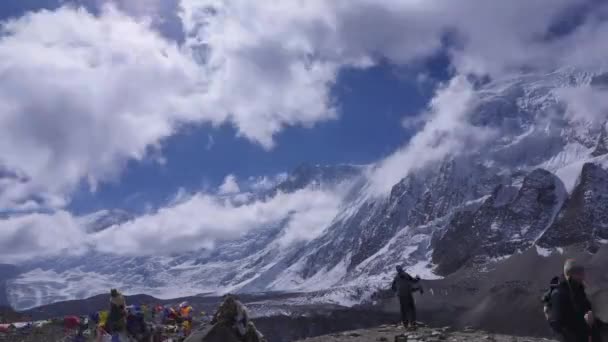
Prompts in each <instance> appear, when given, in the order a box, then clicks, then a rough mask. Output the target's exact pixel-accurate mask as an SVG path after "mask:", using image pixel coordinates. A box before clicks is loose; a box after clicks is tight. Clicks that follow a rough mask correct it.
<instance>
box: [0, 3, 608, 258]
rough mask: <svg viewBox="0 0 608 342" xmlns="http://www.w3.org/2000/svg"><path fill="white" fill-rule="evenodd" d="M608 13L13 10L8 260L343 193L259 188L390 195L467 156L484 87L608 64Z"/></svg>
mask: <svg viewBox="0 0 608 342" xmlns="http://www.w3.org/2000/svg"><path fill="white" fill-rule="evenodd" d="M42 9H46V10H45V11H41V10H42ZM607 14H608V5H607V4H606V3H605V2H604V1H601V0H536V1H529V0H510V1H500V2H494V1H485V0H458V1H442V0H428V1H402V0H393V1H392V0H344V1H341V0H336V1H325V0H309V1H304V2H298V1H282V2H278V3H275V2H269V1H247V0H140V1H134V0H7V1H2V2H0V21H1V22H2V24H1V25H2V35H1V36H0V128H1V129H2V131H3V133H4V134H3V135H2V136H0V213H3V216H2V217H1V218H0V228H1V230H0V250H1V249H2V248H3V246H6V247H7V248H8V247H11V249H12V250H14V251H17V252H14V253H13V254H12V256H13V257H15V255H17V256H16V257H18V258H27V257H29V256H30V255H31V253H32V252H31V251H32V250H36V251H40V253H43V252H44V253H57V252H58V251H62V250H64V249H63V248H69V247H70V246H72V245H71V243H72V242H74V243H80V242H81V241H83V240H86V241H97V240H99V241H100V246H101V247H99V248H106V250H105V251H108V249H107V248H108V247H107V246H110V248H109V250H110V251H117V252H120V251H122V250H123V249H129V250H139V249H145V246H146V243H149V241H148V240H145V239H143V238H140V237H141V236H145V233H148V234H149V236H150V237H154V236H156V234H157V233H158V231H163V230H164V229H168V230H174V229H175V228H176V227H181V228H183V227H186V228H188V232H189V234H190V235H188V237H190V236H197V237H198V236H202V237H205V238H206V239H211V240H213V239H214V238H217V239H221V238H228V237H233V236H234V235H235V234H237V235H238V234H240V233H242V232H246V231H249V230H251V229H254V228H258V227H262V226H265V225H268V224H272V223H275V222H277V221H280V220H291V219H292V218H293V213H296V215H295V216H296V217H298V215H300V216H301V218H302V219H301V220H298V222H311V221H310V218H323V220H325V221H327V222H325V221H322V222H321V221H315V223H314V225H315V226H317V227H323V226H324V225H325V224H328V222H331V219H332V218H333V217H332V216H331V215H330V214H332V213H334V214H335V212H337V211H338V209H339V208H340V206H341V205H342V204H343V203H342V201H343V200H344V198H343V196H344V194H343V193H341V192H340V189H303V190H302V192H299V193H295V194H291V195H289V196H287V195H286V196H287V197H286V198H283V197H280V196H279V197H276V198H271V199H268V200H267V201H253V202H246V203H245V204H244V202H243V201H242V199H243V198H245V197H246V196H247V190H248V189H247V185H248V183H250V182H252V181H250V179H259V178H260V177H270V178H273V177H275V176H276V175H278V174H281V173H284V172H288V171H290V170H292V169H294V168H295V167H297V166H298V165H299V164H301V163H315V164H337V163H355V164H369V165H371V166H372V167H373V168H374V171H373V172H371V173H370V174H369V175H367V176H368V179H367V181H368V184H369V187H370V188H372V189H373V195H374V196H386V195H387V194H389V193H390V189H391V187H392V186H393V185H394V184H396V183H397V182H398V181H399V180H400V179H402V178H403V177H405V176H406V175H407V174H408V172H409V170H410V169H412V168H413V167H419V166H421V165H426V164H427V163H431V162H436V161H440V160H443V159H444V158H447V157H449V156H451V155H452V154H457V153H462V152H463V151H462V150H468V149H469V148H470V146H465V145H463V144H464V142H466V141H471V140H475V139H470V137H471V135H475V134H478V132H479V130H478V129H476V128H475V127H472V125H471V123H470V122H469V121H470V120H469V117H468V116H467V114H468V113H469V109H470V107H471V106H472V104H474V103H475V100H476V95H477V94H476V89H475V87H476V81H475V80H492V79H501V78H507V77H513V76H516V75H520V74H521V73H522V72H551V71H553V70H555V69H559V68H564V67H568V68H581V69H586V68H591V69H597V68H598V67H600V66H601V65H603V64H602V63H605V60H606V58H605V57H606V55H608V50H607V49H606V44H604V40H605V37H606V35H607V34H608V24H607V21H606V17H608V15H607ZM404 122H406V123H408V124H405V125H404ZM412 123H414V124H412ZM229 175H230V176H231V177H228V176H229ZM226 179H228V180H230V181H231V182H232V183H235V182H236V185H238V186H235V184H228V183H230V182H228V183H226V184H228V185H231V188H232V189H233V190H234V191H233V193H230V194H229V195H230V196H229V198H228V199H226V193H219V191H218V188H219V187H220V185H222V183H224V181H225V180H226ZM177 195H179V196H178V197H179V198H178V199H179V201H176V196H177ZM231 196H232V197H231ZM238 196H240V197H238ZM243 196H245V197H243ZM237 197H238V198H237ZM106 208H122V209H127V210H129V211H132V212H134V213H136V214H137V215H138V218H137V219H136V220H134V221H133V222H131V223H129V225H128V227H122V226H120V225H118V226H116V227H113V229H110V230H108V233H107V236H104V237H101V236H99V237H98V236H95V237H91V236H88V235H87V232H86V229H83V227H82V223H81V221H79V218H80V217H81V216H82V215H84V214H87V213H92V212H95V211H97V210H100V209H106ZM328 208H329V209H330V210H329V209H328ZM258 211H262V212H264V213H266V215H264V216H263V217H258V216H259V215H257V214H256V213H257V212H258ZM184 212H186V213H187V215H184ZM183 216H187V217H188V220H185V219H184V218H183ZM208 217H226V218H228V219H230V220H228V219H227V220H226V221H230V222H229V223H221V222H215V221H208V220H207V218H208ZM49 227H50V228H49ZM309 228H310V224H309V226H306V225H304V226H302V228H301V229H303V230H306V229H309ZM127 231H132V232H134V234H132V235H129V234H126V233H125V232H127ZM112 232H120V233H121V234H122V235H121V236H123V235H125V234H126V235H128V236H129V237H130V239H123V240H124V241H123V240H121V239H118V238H117V237H116V236H114V235H112V234H113V233H112ZM19 234H29V236H30V239H20V240H23V241H33V242H32V243H33V244H34V245H35V246H36V247H35V248H32V246H31V245H23V246H17V247H15V246H12V243H11V241H15V238H16V236H19ZM296 235H298V234H296ZM308 238H311V237H308ZM104 239H105V240H104ZM183 239H184V238H183V237H181V238H180V237H179V236H177V237H176V241H183ZM119 240H120V241H119ZM194 240H196V239H194ZM173 242H175V241H173ZM163 243H165V242H163ZM171 243H172V241H166V244H167V245H166V246H163V248H167V249H168V250H171V249H172V245H171ZM21 247H23V248H21ZM192 247H193V248H198V247H200V246H199V245H193V246H192Z"/></svg>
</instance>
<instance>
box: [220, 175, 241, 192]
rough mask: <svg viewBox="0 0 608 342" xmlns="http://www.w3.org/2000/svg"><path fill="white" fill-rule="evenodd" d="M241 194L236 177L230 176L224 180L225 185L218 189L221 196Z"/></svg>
mask: <svg viewBox="0 0 608 342" xmlns="http://www.w3.org/2000/svg"><path fill="white" fill-rule="evenodd" d="M239 192H241V188H239V183H237V181H236V176H235V175H228V176H226V178H224V183H222V185H220V187H219V188H218V193H219V194H221V195H229V194H236V193H239Z"/></svg>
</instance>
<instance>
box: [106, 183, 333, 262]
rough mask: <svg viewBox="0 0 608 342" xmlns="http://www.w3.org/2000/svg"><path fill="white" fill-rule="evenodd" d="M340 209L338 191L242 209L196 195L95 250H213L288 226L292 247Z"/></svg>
mask: <svg viewBox="0 0 608 342" xmlns="http://www.w3.org/2000/svg"><path fill="white" fill-rule="evenodd" d="M340 204H341V197H340V196H338V195H337V194H336V193H335V192H333V191H318V190H311V189H303V190H299V191H296V192H295V193H292V194H285V193H278V194H277V195H276V196H274V197H272V198H270V199H268V200H263V201H255V202H251V203H247V204H243V205H239V206H235V205H234V204H232V203H231V202H230V201H226V200H221V199H218V198H216V197H212V196H208V195H204V194H195V195H194V196H192V197H191V198H189V199H188V200H186V201H183V202H181V203H179V204H177V205H175V206H173V207H167V208H163V209H161V210H159V211H158V212H155V213H153V214H149V215H145V216H142V217H139V218H138V219H136V220H134V221H131V222H128V223H125V224H122V225H118V226H115V227H112V228H110V229H107V230H105V231H103V232H101V233H99V234H98V235H97V236H95V237H94V240H95V242H96V243H95V244H96V248H97V249H99V250H101V251H104V252H109V253H118V254H146V253H150V254H154V253H159V252H160V253H169V252H178V251H184V250H191V249H196V248H211V247H212V246H213V243H214V242H216V241H217V240H223V239H230V238H236V237H238V236H239V235H240V234H242V233H245V232H247V231H249V230H252V229H257V228H262V227H268V226H271V225H277V224H281V223H283V222H287V227H286V231H287V232H288V233H289V234H292V235H294V236H291V235H290V236H289V237H287V238H288V239H289V240H290V241H289V242H291V241H294V240H297V239H305V238H310V237H311V235H312V234H309V233H305V232H304V231H306V230H309V229H310V226H308V225H307V223H309V222H311V220H313V221H314V222H315V223H317V224H319V225H320V226H323V227H326V226H327V225H328V224H329V222H330V221H331V220H332V219H333V216H334V215H335V213H336V212H337V210H338V207H339V205H340ZM328 211H329V215H328ZM331 214H333V215H331ZM300 231H302V232H300ZM299 232H300V233H299ZM312 237H314V236H312Z"/></svg>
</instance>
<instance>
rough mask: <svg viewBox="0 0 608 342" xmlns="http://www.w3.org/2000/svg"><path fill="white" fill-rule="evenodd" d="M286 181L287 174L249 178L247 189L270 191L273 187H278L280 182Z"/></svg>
mask: <svg viewBox="0 0 608 342" xmlns="http://www.w3.org/2000/svg"><path fill="white" fill-rule="evenodd" d="M285 180H287V173H284V172H282V173H279V174H276V175H274V176H260V177H250V178H249V187H250V188H251V189H252V190H253V191H264V190H270V189H272V188H273V187H275V186H277V185H279V184H280V183H281V182H284V181H285Z"/></svg>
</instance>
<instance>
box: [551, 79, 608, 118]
mask: <svg viewBox="0 0 608 342" xmlns="http://www.w3.org/2000/svg"><path fill="white" fill-rule="evenodd" d="M555 93H556V95H557V97H558V99H560V100H561V101H563V103H565V104H566V106H567V111H566V116H567V117H568V118H570V119H571V120H575V121H584V122H593V123H596V124H598V125H599V124H601V123H602V122H604V121H605V120H606V119H608V90H607V89H606V88H596V87H592V86H590V85H589V86H580V87H574V88H571V87H567V88H561V89H557V90H556V91H555Z"/></svg>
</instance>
